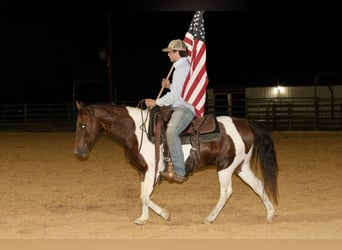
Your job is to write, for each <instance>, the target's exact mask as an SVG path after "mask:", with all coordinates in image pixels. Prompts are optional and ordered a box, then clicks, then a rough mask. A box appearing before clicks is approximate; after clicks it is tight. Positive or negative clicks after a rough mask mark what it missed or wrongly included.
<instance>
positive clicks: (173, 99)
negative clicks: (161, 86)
mask: <svg viewBox="0 0 342 250" xmlns="http://www.w3.org/2000/svg"><path fill="white" fill-rule="evenodd" d="M173 65H174V67H175V70H174V72H173V75H172V84H170V91H169V92H167V93H166V94H165V95H164V96H162V97H161V98H159V99H157V100H156V104H157V105H158V106H169V105H171V107H172V108H176V107H180V106H184V107H187V108H189V109H191V110H192V112H195V111H194V107H193V106H192V105H191V104H190V103H188V102H186V101H184V99H183V98H182V90H183V86H184V82H185V80H186V77H187V76H188V74H189V71H190V63H189V61H188V60H187V58H186V57H182V58H180V59H179V60H177V61H176V62H175V63H174V64H173Z"/></svg>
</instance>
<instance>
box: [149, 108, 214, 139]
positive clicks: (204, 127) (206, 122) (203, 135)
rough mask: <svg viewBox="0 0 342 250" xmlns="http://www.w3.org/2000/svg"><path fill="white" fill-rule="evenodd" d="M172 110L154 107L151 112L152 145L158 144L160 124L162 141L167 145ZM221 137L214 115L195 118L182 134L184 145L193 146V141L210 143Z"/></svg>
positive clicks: (150, 137)
mask: <svg viewBox="0 0 342 250" xmlns="http://www.w3.org/2000/svg"><path fill="white" fill-rule="evenodd" d="M172 112H173V111H172V110H171V108H170V107H169V106H168V107H154V108H152V109H151V110H150V122H149V128H148V133H147V134H148V138H149V140H150V141H151V142H152V143H155V142H156V128H157V125H158V123H159V125H160V129H161V133H160V137H161V138H160V141H161V142H163V143H165V132H166V127H167V123H168V121H169V120H170V117H171V114H172ZM219 137H220V127H219V125H218V122H217V119H216V116H215V115H214V114H206V115H204V116H203V117H201V118H197V117H195V118H194V119H193V120H192V122H191V123H190V124H189V126H188V127H187V128H186V129H185V130H184V131H183V132H182V133H181V134H180V139H181V142H182V144H192V142H193V141H196V140H197V141H199V142H210V141H216V140H218V139H219Z"/></svg>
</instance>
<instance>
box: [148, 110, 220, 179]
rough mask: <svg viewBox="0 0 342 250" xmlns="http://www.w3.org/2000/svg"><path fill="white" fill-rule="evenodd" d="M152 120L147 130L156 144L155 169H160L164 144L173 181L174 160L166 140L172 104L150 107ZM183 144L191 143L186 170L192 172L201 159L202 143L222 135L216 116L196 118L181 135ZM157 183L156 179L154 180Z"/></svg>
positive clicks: (169, 172) (149, 137)
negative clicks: (161, 149)
mask: <svg viewBox="0 0 342 250" xmlns="http://www.w3.org/2000/svg"><path fill="white" fill-rule="evenodd" d="M149 112H150V121H149V127H148V132H147V137H148V139H149V140H150V141H151V142H152V143H154V144H155V162H156V165H155V171H157V169H158V162H159V152H160V151H159V147H160V144H163V154H164V161H165V163H166V168H167V169H168V170H167V171H168V174H169V176H170V177H169V181H170V182H173V168H172V161H171V158H170V156H169V147H168V145H167V140H166V128H167V123H168V122H169V120H170V118H171V114H172V112H173V111H172V110H171V107H170V106H167V107H154V108H152V109H150V111H149ZM179 136H180V139H181V143H182V144H191V147H192V148H191V150H190V155H189V157H188V159H187V161H186V162H187V164H186V165H187V167H186V171H187V172H191V171H192V169H193V168H194V167H195V166H196V165H197V164H198V162H199V160H200V143H201V142H209V141H216V140H218V139H219V137H220V127H219V124H218V122H217V119H216V116H214V115H213V114H207V115H204V116H203V117H202V118H197V117H196V118H194V119H193V120H192V122H191V123H190V124H189V126H188V127H187V128H186V129H185V130H184V131H183V132H182V133H181V134H180V135H179ZM154 182H155V183H156V180H155V181H154Z"/></svg>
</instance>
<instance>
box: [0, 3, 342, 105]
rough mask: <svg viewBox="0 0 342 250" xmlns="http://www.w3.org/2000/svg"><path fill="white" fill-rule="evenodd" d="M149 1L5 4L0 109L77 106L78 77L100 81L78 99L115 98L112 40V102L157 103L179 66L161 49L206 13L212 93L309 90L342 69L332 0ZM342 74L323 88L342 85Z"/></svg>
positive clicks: (0, 14)
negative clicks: (102, 55) (197, 13)
mask: <svg viewBox="0 0 342 250" xmlns="http://www.w3.org/2000/svg"><path fill="white" fill-rule="evenodd" d="M142 2H144V1H139V3H138V4H137V3H135V4H134V3H133V2H125V3H123V5H122V6H116V5H114V4H108V3H106V4H101V3H100V2H93V3H89V4H76V5H75V4H73V5H70V4H68V3H61V2H56V3H54V2H49V3H40V4H34V3H25V4H23V3H22V4H20V5H19V4H15V3H13V2H12V3H6V2H2V3H1V4H0V30H1V40H0V54H1V59H0V63H1V64H0V86H1V87H0V103H5V104H6V103H65V102H71V101H72V100H73V96H72V94H73V83H74V82H75V81H76V80H94V81H99V83H97V85H96V84H95V83H92V84H90V85H89V86H87V87H86V88H84V89H83V91H85V92H83V93H82V95H81V94H80V95H79V96H77V98H78V97H79V98H82V96H100V95H102V96H104V98H107V97H108V83H105V84H102V83H100V82H101V81H104V82H107V81H108V67H107V61H106V60H100V59H99V50H101V49H104V50H107V51H108V47H109V46H108V35H109V33H111V34H112V44H111V45H112V50H113V51H112V58H113V67H112V75H113V88H114V90H113V91H115V93H114V99H115V100H118V101H122V100H140V99H142V98H145V97H152V98H155V97H156V96H157V94H158V93H159V90H160V81H161V79H162V78H163V77H165V76H166V75H167V73H168V71H169V69H170V66H171V63H170V62H169V60H168V57H167V55H166V54H165V53H163V52H161V49H162V48H163V47H166V46H167V44H168V42H169V41H170V40H172V39H175V38H183V37H184V35H185V33H186V31H187V29H188V27H189V24H190V22H191V19H192V17H193V14H194V10H197V9H199V10H200V9H205V10H206V12H205V13H204V20H205V29H206V43H207V72H208V76H209V87H214V88H238V87H245V86H263V85H271V86H272V85H275V84H277V83H281V84H283V85H307V84H313V82H314V77H315V75H316V74H317V73H318V72H330V73H331V72H340V71H341V66H342V65H341V56H342V53H341V52H342V51H341V44H342V38H341V35H340V30H341V23H342V20H341V19H342V15H341V14H340V13H339V11H338V9H337V7H336V6H334V5H329V4H328V3H327V2H325V4H324V5H323V4H321V3H320V4H318V3H316V4H315V5H313V4H312V3H311V4H304V3H303V4H301V5H299V4H298V3H291V2H288V1H287V2H286V4H284V3H283V4H281V2H278V3H277V5H275V4H274V3H273V4H272V2H270V3H269V2H261V3H260V2H259V3H258V4H255V3H253V2H251V1H249V2H247V1H245V2H243V3H241V2H239V1H210V3H206V2H205V1H203V2H202V5H200V4H197V5H191V4H192V3H193V2H194V1H186V2H187V3H186V4H184V3H182V4H179V3H178V4H177V1H171V2H170V1H167V2H166V1H151V2H149V1H147V2H148V3H149V4H146V2H145V3H144V4H143V3H142ZM109 13H110V15H109ZM109 16H110V17H111V18H112V22H111V30H110V31H109V27H110V26H109V25H108V17H109ZM340 76H341V75H340V74H339V73H336V74H335V73H334V74H327V75H325V76H324V77H321V78H320V81H321V82H322V84H329V83H336V82H337V83H341V80H340V79H341V77H340ZM84 86H86V85H84ZM78 91H79V93H81V92H82V88H81V87H79V89H78Z"/></svg>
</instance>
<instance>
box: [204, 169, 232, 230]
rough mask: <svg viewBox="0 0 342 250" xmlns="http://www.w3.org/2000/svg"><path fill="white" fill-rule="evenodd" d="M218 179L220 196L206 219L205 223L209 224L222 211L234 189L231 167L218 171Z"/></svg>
mask: <svg viewBox="0 0 342 250" xmlns="http://www.w3.org/2000/svg"><path fill="white" fill-rule="evenodd" d="M218 179H219V184H220V198H219V200H218V202H217V204H216V206H215V207H214V209H213V210H212V211H211V212H210V213H209V215H208V216H207V218H205V219H204V221H203V223H205V224H209V223H212V222H214V220H215V219H216V217H217V215H218V214H219V213H220V211H221V210H222V208H223V207H224V205H225V204H226V202H227V200H228V199H229V197H230V196H231V195H232V193H233V189H232V172H231V171H230V169H229V168H227V169H224V170H221V171H219V172H218Z"/></svg>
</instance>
